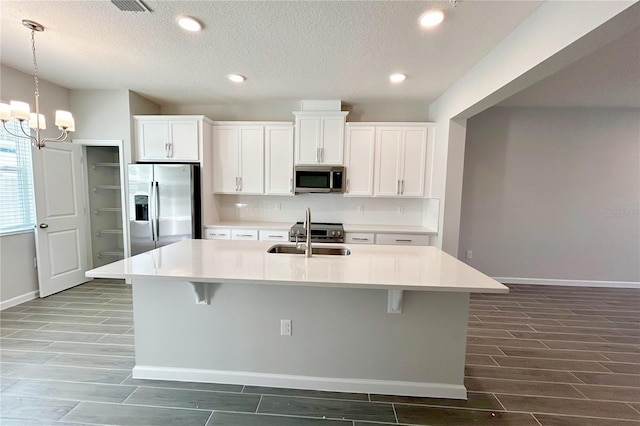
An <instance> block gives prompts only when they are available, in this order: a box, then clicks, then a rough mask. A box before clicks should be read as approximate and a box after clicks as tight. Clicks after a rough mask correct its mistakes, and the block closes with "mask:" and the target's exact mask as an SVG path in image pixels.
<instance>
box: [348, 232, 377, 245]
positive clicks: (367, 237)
mask: <svg viewBox="0 0 640 426" xmlns="http://www.w3.org/2000/svg"><path fill="white" fill-rule="evenodd" d="M374 241H375V234H373V233H366V232H347V233H345V234H344V242H345V243H347V244H373V243H374Z"/></svg>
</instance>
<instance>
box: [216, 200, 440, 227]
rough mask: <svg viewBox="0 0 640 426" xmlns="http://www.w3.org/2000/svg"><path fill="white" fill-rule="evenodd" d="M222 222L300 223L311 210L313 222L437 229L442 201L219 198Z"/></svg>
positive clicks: (218, 206)
mask: <svg viewBox="0 0 640 426" xmlns="http://www.w3.org/2000/svg"><path fill="white" fill-rule="evenodd" d="M216 197H218V199H217V203H216V204H217V208H218V217H219V220H220V221H264V222H287V221H291V222H297V221H302V220H304V211H305V209H306V208H307V207H311V213H312V220H313V221H314V222H340V223H355V224H363V225H369V224H377V225H411V226H427V227H429V228H432V229H437V225H438V224H437V221H438V209H439V206H440V200H438V199H422V198H403V199H395V198H355V197H354V198H348V197H344V196H342V195H340V194H301V195H296V196H295V197H277V196H269V197H264V196H249V195H218V196H216Z"/></svg>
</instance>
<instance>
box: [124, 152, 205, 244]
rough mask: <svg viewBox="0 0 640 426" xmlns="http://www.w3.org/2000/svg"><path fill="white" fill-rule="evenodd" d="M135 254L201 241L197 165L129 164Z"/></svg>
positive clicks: (130, 216) (130, 206) (131, 222)
mask: <svg viewBox="0 0 640 426" xmlns="http://www.w3.org/2000/svg"><path fill="white" fill-rule="evenodd" d="M128 175H129V188H128V199H129V235H130V238H131V255H136V254H139V253H143V252H145V251H149V250H153V249H155V248H158V247H162V246H166V245H167V244H171V243H175V242H176V241H180V240H184V239H187V238H200V234H201V222H200V170H199V168H198V165H196V164H129V166H128Z"/></svg>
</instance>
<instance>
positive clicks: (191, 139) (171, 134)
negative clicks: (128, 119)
mask: <svg viewBox="0 0 640 426" xmlns="http://www.w3.org/2000/svg"><path fill="white" fill-rule="evenodd" d="M134 121H135V139H136V161H155V162H197V161H200V152H201V149H202V134H203V121H204V118H203V117H202V116H170V115H164V116H163V115H137V116H134Z"/></svg>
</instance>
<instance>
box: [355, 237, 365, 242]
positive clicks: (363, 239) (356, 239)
mask: <svg viewBox="0 0 640 426" xmlns="http://www.w3.org/2000/svg"><path fill="white" fill-rule="evenodd" d="M352 240H353V241H369V239H368V238H357V237H354V238H352Z"/></svg>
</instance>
